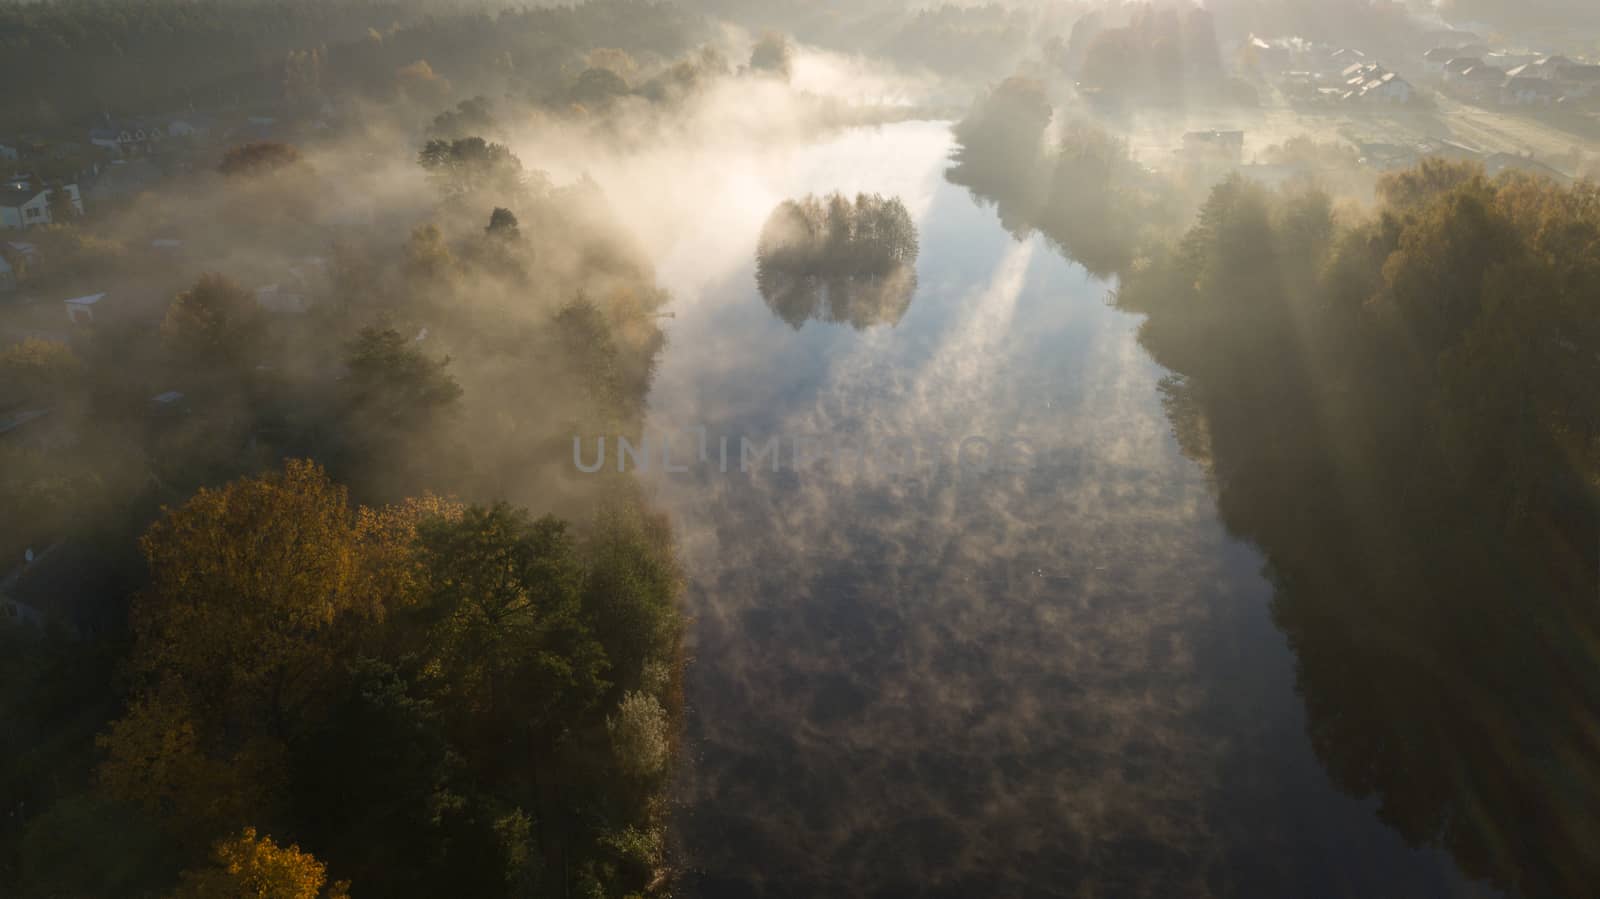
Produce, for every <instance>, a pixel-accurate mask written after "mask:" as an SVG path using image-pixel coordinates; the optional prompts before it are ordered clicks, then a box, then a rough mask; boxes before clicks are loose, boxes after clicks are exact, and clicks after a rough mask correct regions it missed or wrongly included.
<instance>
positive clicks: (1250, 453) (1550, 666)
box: [1117, 160, 1600, 895]
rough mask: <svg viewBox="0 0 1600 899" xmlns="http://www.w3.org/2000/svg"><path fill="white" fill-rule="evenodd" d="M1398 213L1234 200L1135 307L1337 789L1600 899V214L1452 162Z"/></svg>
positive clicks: (1518, 876)
mask: <svg viewBox="0 0 1600 899" xmlns="http://www.w3.org/2000/svg"><path fill="white" fill-rule="evenodd" d="M1379 190H1380V196H1381V205H1380V206H1379V207H1378V208H1377V209H1376V210H1374V211H1373V212H1372V213H1371V214H1369V215H1367V216H1365V217H1362V218H1359V219H1356V220H1341V219H1339V218H1338V217H1336V216H1334V215H1333V214H1332V206H1331V204H1330V201H1329V199H1328V197H1327V196H1326V195H1325V194H1321V193H1318V192H1317V191H1315V190H1288V191H1284V192H1281V193H1273V192H1269V191H1266V190H1264V189H1262V188H1260V187H1257V186H1254V185H1251V184H1248V183H1245V182H1242V181H1240V180H1237V179H1235V180H1230V181H1226V182H1224V183H1222V184H1220V185H1218V186H1217V187H1216V189H1215V190H1214V191H1213V193H1212V194H1211V197H1210V198H1209V199H1208V200H1207V201H1206V203H1205V204H1204V206H1203V207H1202V209H1201V211H1200V214H1199V218H1198V220H1197V221H1196V223H1195V224H1194V225H1193V226H1192V227H1191V228H1190V229H1189V230H1188V231H1187V233H1185V234H1184V235H1183V237H1182V239H1181V240H1180V241H1178V242H1177V243H1176V244H1173V245H1172V246H1170V247H1168V248H1166V249H1165V250H1164V251H1163V252H1161V253H1160V254H1158V255H1155V256H1153V257H1151V258H1149V259H1147V260H1144V261H1143V262H1142V264H1141V265H1139V266H1138V267H1135V268H1134V269H1133V270H1132V271H1130V273H1129V275H1128V276H1127V278H1126V280H1124V282H1123V283H1122V285H1121V287H1120V288H1119V290H1118V292H1117V302H1118V304H1119V305H1121V306H1122V307H1123V308H1125V309H1128V310H1130V311H1135V312H1139V313H1142V314H1144V315H1145V316H1147V318H1146V321H1145V324H1144V326H1143V330H1142V332H1141V337H1140V339H1141V342H1142V343H1143V344H1144V346H1146V347H1147V348H1148V349H1149V350H1150V352H1151V353H1152V354H1153V355H1154V356H1155V358H1156V359H1158V360H1160V361H1161V362H1162V363H1163V364H1164V365H1166V366H1168V367H1169V368H1170V369H1171V370H1172V371H1173V372H1174V374H1173V376H1172V377H1171V379H1170V380H1169V381H1168V382H1167V385H1166V386H1167V388H1168V393H1167V403H1168V408H1169V412H1170V413H1171V416H1172V420H1173V424H1174V427H1175V428H1176V430H1177V432H1178V435H1179V439H1180V441H1181V442H1182V444H1183V445H1184V447H1185V448H1186V450H1187V451H1188V452H1190V453H1191V454H1192V455H1193V456H1194V457H1195V458H1197V459H1199V460H1201V461H1203V462H1204V463H1205V465H1206V466H1207V468H1208V470H1209V471H1210V473H1211V476H1212V478H1213V479H1214V481H1215V483H1216V484H1217V490H1218V502H1219V505H1220V507H1221V511H1222V513H1223V516H1224V519H1225V521H1226V522H1227V524H1228V526H1229V528H1230V529H1232V530H1233V531H1234V532H1235V533H1238V534H1240V535H1243V536H1246V537H1248V538H1249V539H1250V540H1252V541H1254V542H1255V543H1256V544H1257V545H1259V546H1261V547H1262V549H1263V551H1264V553H1265V555H1266V559H1267V564H1268V574H1269V577H1270V579H1271V580H1272V582H1273V583H1274V585H1275V586H1276V588H1277V597H1276V599H1275V601H1274V615H1275V617H1276V619H1277V621H1278V623H1279V625H1280V626H1281V627H1282V628H1283V629H1284V630H1285V631H1286V633H1287V634H1288V636H1289V639H1290V641H1291V643H1292V645H1294V646H1295V648H1296V650H1297V652H1298V653H1299V659H1300V663H1299V688H1300V690H1301V693H1302V695H1303V696H1304V697H1305V701H1306V706H1307V710H1308V713H1309V715H1310V719H1311V720H1310V728H1311V736H1312V740H1313V743H1314V745H1315V746H1316V748H1317V752H1318V754H1319V756H1320V757H1321V758H1322V760H1323V762H1324V764H1325V765H1326V766H1327V767H1328V770H1329V771H1330V772H1331V774H1332V776H1333V777H1334V779H1335V780H1336V782H1338V783H1339V784H1340V785H1341V786H1342V787H1343V788H1344V789H1347V790H1349V791H1350V792H1352V793H1353V794H1355V795H1360V796H1375V797H1377V799H1378V800H1379V801H1380V815H1381V817H1382V818H1383V819H1384V820H1385V821H1386V822H1388V823H1389V824H1391V825H1392V826H1394V827H1395V828H1396V829H1398V830H1399V831H1400V832H1401V833H1402V834H1403V835H1404V836H1405V837H1406V838H1407V839H1408V840H1410V841H1413V842H1415V843H1417V844H1426V845H1436V846H1439V847H1441V848H1444V849H1447V850H1448V851H1450V852H1451V853H1452V855H1453V856H1454V857H1455V858H1456V859H1457V861H1458V863H1459V864H1461V865H1462V867H1463V868H1464V869H1465V870H1467V871H1468V872H1470V873H1472V874H1473V875H1475V876H1479V877H1482V878H1484V879H1486V880H1488V881H1489V882H1491V883H1494V884H1496V885H1497V886H1499V887H1501V888H1504V889H1510V890H1515V891H1516V892H1518V893H1519V894H1522V895H1574V894H1575V893H1576V892H1581V890H1582V889H1583V887H1582V884H1585V883H1589V882H1592V881H1593V878H1594V877H1595V876H1596V874H1597V868H1596V867H1595V857H1594V855H1593V853H1592V852H1591V851H1590V849H1589V847H1590V846H1591V845H1592V842H1593V840H1594V838H1595V835H1596V834H1597V833H1600V819H1597V818H1596V817H1595V813H1594V809H1595V807H1596V804H1595V803H1596V800H1597V799H1600V780H1596V778H1595V772H1596V770H1597V769H1596V768H1595V766H1594V762H1595V760H1596V758H1600V756H1597V754H1596V753H1597V750H1600V745H1597V743H1596V741H1595V734H1594V733H1593V732H1590V731H1585V730H1584V729H1582V728H1577V727H1574V722H1577V721H1581V720H1583V719H1584V716H1585V714H1586V713H1585V710H1586V709H1591V706H1590V704H1591V703H1592V702H1593V697H1594V696H1595V695H1596V692H1595V691H1596V687H1597V686H1600V666H1597V665H1596V662H1595V655H1594V653H1593V647H1594V645H1595V642H1594V641H1595V639H1596V637H1597V636H1600V632H1597V627H1600V617H1597V614H1596V606H1595V601H1594V598H1595V596H1596V595H1597V593H1600V580H1597V574H1600V558H1597V555H1596V551H1597V549H1600V527H1597V523H1600V507H1597V504H1596V502H1595V495H1596V493H1595V488H1596V486H1597V485H1600V405H1597V396H1596V393H1595V391H1594V389H1593V384H1594V378H1595V375H1596V373H1597V370H1600V356H1597V355H1595V354H1594V351H1593V347H1594V346H1596V343H1595V341H1596V338H1597V337H1600V332H1597V330H1596V329H1597V327H1600V318H1597V316H1596V314H1595V309H1594V304H1593V298H1594V297H1595V296H1597V295H1600V294H1597V293H1596V291H1597V289H1600V281H1597V280H1596V279H1597V278H1600V195H1597V193H1596V188H1595V186H1594V185H1593V184H1587V183H1585V184H1580V185H1577V186H1574V187H1571V188H1561V187H1558V186H1555V185H1552V184H1550V183H1548V182H1541V181H1538V180H1535V179H1532V178H1528V177H1525V176H1507V177H1502V178H1500V179H1496V180H1489V179H1487V178H1485V177H1484V176H1483V173H1482V172H1481V170H1478V169H1476V168H1475V167H1473V166H1470V165H1453V164H1450V163H1446V162H1443V161H1438V160H1430V161H1428V162H1425V163H1424V164H1423V165H1422V166H1421V167H1420V168H1417V169H1413V170H1410V171H1405V172H1401V173H1397V174H1395V175H1392V176H1390V177H1389V178H1387V179H1386V180H1385V181H1383V182H1382V183H1381V185H1380V189H1379ZM1491 635H1492V636H1491ZM1379 735H1383V736H1381V737H1380V736H1379Z"/></svg>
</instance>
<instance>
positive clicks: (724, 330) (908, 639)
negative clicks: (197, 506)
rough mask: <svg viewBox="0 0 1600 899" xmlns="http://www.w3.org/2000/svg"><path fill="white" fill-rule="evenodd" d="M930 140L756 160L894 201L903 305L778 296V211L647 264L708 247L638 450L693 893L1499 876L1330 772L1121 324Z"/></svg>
mask: <svg viewBox="0 0 1600 899" xmlns="http://www.w3.org/2000/svg"><path fill="white" fill-rule="evenodd" d="M949 141H950V138H949V132H948V128H947V127H946V126H945V125H943V124H939V123H910V124H905V125H899V126H893V127H888V128H884V129H880V130H876V131H870V132H856V133H852V134H849V135H846V136H844V137H842V138H839V139H837V140H833V141H829V142H826V143H822V144H819V145H817V146H815V147H813V148H810V149H808V150H806V151H805V152H804V153H801V154H798V155H797V156H796V158H795V159H794V160H793V162H792V164H790V165H788V166H786V167H785V168H784V171H785V172H786V175H785V176H784V177H785V178H786V179H790V180H786V181H785V182H784V183H781V184H773V185H771V188H772V190H773V191H775V192H776V193H777V194H780V195H784V196H797V195H803V194H805V193H810V192H815V193H826V192H831V191H834V190H840V191H844V192H846V193H847V194H853V193H854V192H856V191H869V192H879V193H883V194H884V195H886V196H889V195H898V196H900V197H902V198H903V199H904V200H905V202H906V205H907V207H908V208H909V210H910V212H911V214H912V216H913V218H914V219H915V221H916V224H917V227H918V229H919V232H920V243H921V252H920V256H919V259H918V263H917V272H916V284H917V287H916V290H915V294H914V296H912V297H911V299H910V302H909V305H908V306H906V308H905V309H904V310H903V311H900V310H899V309H896V315H894V316H888V317H883V318H882V319H881V320H879V319H874V321H877V323H875V324H868V325H867V326H860V323H856V324H852V323H850V322H847V321H828V320H825V319H823V318H817V319H811V320H805V319H804V317H794V316H791V317H790V318H791V320H788V321H786V320H785V319H784V318H782V317H780V316H779V315H777V314H775V311H774V309H773V308H771V307H770V306H769V304H768V303H767V302H764V301H763V298H762V295H761V294H760V293H759V292H758V290H757V285H756V279H755V260H754V249H755V242H756V240H757V236H758V235H757V231H758V229H759V222H760V219H761V217H763V216H764V215H765V213H766V211H767V210H759V211H753V212H752V213H750V215H748V216H746V217H747V218H753V221H754V222H755V223H756V226H755V227H752V228H751V229H750V231H749V234H748V240H747V241H744V242H742V243H741V242H740V241H737V240H734V241H725V242H720V243H719V244H718V248H717V249H716V252H717V253H721V254H723V257H719V258H717V259H714V260H696V258H695V253H696V247H695V246H694V242H693V241H692V240H689V241H686V244H685V246H684V247H683V248H682V251H681V255H682V259H679V260H678V261H677V262H669V263H668V264H667V265H666V266H665V267H664V273H665V277H666V278H667V279H668V280H669V282H670V281H671V280H673V277H674V273H675V272H677V273H679V274H682V273H683V272H688V271H690V270H691V269H692V270H693V271H695V272H696V273H697V278H695V279H694V289H693V290H692V291H691V290H685V289H683V288H682V287H679V289H678V290H676V291H675V293H676V294H677V295H678V297H679V301H678V304H677V306H676V307H675V310H674V311H675V314H676V316H677V317H676V319H675V320H674V321H673V322H672V323H671V325H670V344H669V347H668V349H667V350H666V353H665V356H664V358H663V360H662V365H661V369H660V371H659V372H658V375H657V378H656V381H655V386H654V390H653V393H652V396H651V412H650V423H651V428H652V430H653V431H654V432H655V433H658V434H674V435H676V436H675V437H674V440H675V444H674V453H675V461H677V460H678V459H682V458H685V457H687V459H688V464H687V465H686V466H685V467H686V468H687V469H688V470H687V471H683V472H675V473H664V472H661V471H660V470H659V467H658V468H657V470H656V471H655V472H654V473H653V474H652V475H651V483H652V484H653V487H654V490H655V491H656V493H657V496H658V499H659V500H660V502H661V503H662V505H663V506H664V507H665V508H666V509H667V510H668V511H669V513H670V514H671V515H672V518H673V522H674V526H675V527H676V529H677V530H678V532H679V536H680V540H681V544H682V551H683V556H684V561H685V564H686V568H687V572H688V577H689V586H688V590H687V595H686V605H687V612H688V614H689V616H690V618H691V621H690V625H689V633H688V638H689V639H688V643H689V651H690V654H691V660H690V665H689V669H688V682H687V688H686V689H687V699H688V716H687V722H686V733H685V752H684V754H683V759H682V763H681V770H680V771H679V774H678V785H677V788H676V797H675V798H676V802H677V807H676V808H675V812H674V815H675V819H674V820H675V824H674V826H675V830H676V832H675V834H674V840H673V842H674V844H675V847H676V850H677V852H678V853H679V855H680V857H681V859H682V863H683V865H684V867H685V869H686V877H685V883H684V886H685V893H686V895H690V896H701V897H708V899H713V897H714V899H720V897H764V896H772V897H815V896H839V897H847V896H871V897H890V896H894V897H899V896H907V897H910V896H928V897H934V896H951V897H955V896H960V897H969V896H1019V897H1033V896H1039V897H1045V896H1108V897H1117V896H1161V897H1165V896H1263V897H1266V896H1271V897H1282V896H1306V897H1322V896H1327V897H1343V896H1350V897H1357V896H1361V897H1366V896H1377V895H1386V896H1389V895H1392V896H1476V895H1493V893H1492V892H1490V891H1489V890H1487V889H1486V888H1484V887H1481V886H1477V885H1474V884H1472V883H1470V882H1468V881H1467V880H1466V879H1464V878H1463V877H1462V876H1461V875H1460V874H1459V873H1458V872H1457V870H1456V868H1455V867H1454V864H1453V863H1452V861H1451V859H1450V857H1449V856H1448V855H1447V854H1446V853H1444V852H1441V851H1439V850H1435V849H1430V848H1413V847H1410V846H1408V845H1406V843H1405V841H1404V840H1403V839H1402V838H1401V837H1400V836H1399V834H1398V833H1397V832H1396V831H1394V830H1392V829H1391V828H1389V827H1388V826H1387V825H1385V824H1384V823H1383V821H1382V820H1381V819H1380V817H1379V814H1378V811H1379V810H1378V808H1377V803H1376V802H1375V801H1373V800H1363V799H1359V798H1352V797H1351V796H1348V795H1346V794H1344V793H1343V792H1341V791H1340V790H1339V789H1337V788H1336V787H1335V785H1334V784H1333V782H1332V781H1331V780H1330V778H1329V777H1328V775H1327V773H1326V772H1325V770H1324V768H1323V765H1322V763H1321V762H1320V761H1319V758H1318V756H1317V754H1316V753H1315V752H1314V751H1313V747H1312V743H1311V741H1310V739H1309V737H1308V735H1307V723H1306V714H1305V710H1304V705H1303V703H1302V700H1301V697H1300V695H1299V694H1298V693H1297V692H1296V656H1295V653H1294V652H1293V651H1292V650H1291V648H1290V646H1289V644H1288V641H1287V640H1286V638H1285V636H1284V634H1283V633H1282V632H1281V631H1280V630H1279V629H1278V627H1277V626H1276V625H1275V624H1274V620H1273V613H1272V600H1273V588H1272V586H1271V585H1270V584H1269V583H1268V582H1267V581H1266V580H1265V579H1264V578H1263V576H1262V574H1261V571H1262V568H1263V560H1262V559H1261V557H1260V556H1259V554H1258V553H1257V552H1256V551H1255V550H1254V549H1253V548H1252V547H1250V546H1249V545H1247V544H1244V543H1242V542H1240V541H1238V540H1235V539H1233V538H1232V537H1230V536H1229V535H1228V533H1227V532H1226V530H1225V528H1224V527H1223V525H1222V524H1221V523H1220V521H1219V520H1218V514H1217V510H1216V505H1215V502H1214V500H1213V496H1212V492H1211V489H1210V487H1209V485H1208V483H1207V480H1206V478H1205V475H1204V473H1203V472H1202V471H1201V469H1200V468H1199V467H1198V466H1197V465H1196V464H1195V463H1194V462H1193V461H1191V460H1190V459H1188V458H1186V457H1185V456H1184V455H1183V454H1182V452H1181V451H1180V450H1179V447H1178V445H1177V442H1176V440H1175V439H1174V438H1173V436H1172V433H1171V426H1170V423H1169V421H1168V420H1167V417H1166V413H1165V411H1164V409H1163V406H1162V393H1161V390H1160V384H1161V381H1162V379H1163V377H1164V376H1165V375H1166V372H1165V371H1164V370H1163V369H1162V368H1161V367H1160V366H1158V365H1156V364H1155V363H1154V362H1152V361H1151V360H1150V359H1149V357H1148V356H1147V355H1146V354H1145V352H1144V351H1143V350H1142V349H1141V348H1140V346H1139V345H1138V342H1137V329H1138V325H1139V321H1138V319H1137V318H1135V317H1133V316H1129V315H1126V314H1123V313H1121V312H1118V311H1117V310H1115V309H1113V308H1111V307H1110V306H1108V305H1107V303H1106V294H1107V291H1108V287H1109V285H1108V284H1107V283H1106V282H1104V281H1102V280H1099V279H1096V278H1093V277H1090V276H1089V275H1088V274H1087V273H1086V272H1085V271H1084V270H1083V269H1082V268H1081V267H1080V266H1078V265H1076V264H1074V263H1073V262H1071V261H1069V260H1067V259H1065V258H1062V257H1061V256H1060V255H1058V254H1056V253H1055V252H1053V251H1052V250H1051V249H1050V248H1049V246H1048V245H1047V244H1046V243H1044V242H1043V241H1042V240H1041V239H1040V238H1037V237H1035V238H1031V239H1028V240H1025V241H1021V242H1019V241H1017V240H1015V239H1013V237H1012V236H1010V235H1009V234H1008V233H1007V232H1006V230H1005V229H1004V228H1003V227H1001V224H1000V222H999V221H998V219H997V218H996V215H995V213H994V212H993V210H991V209H987V208H984V207H983V206H982V205H980V204H979V203H977V202H975V200H974V199H973V197H972V196H971V195H969V194H968V192H967V191H966V190H965V189H963V188H960V187H957V186H954V185H951V184H949V183H947V182H946V181H945V180H944V177H943V176H944V172H945V170H946V168H947V167H948V163H947V162H946V157H947V155H948V151H949ZM706 252H708V253H710V252H712V251H711V250H709V249H707V250H706ZM724 257H725V258H724ZM697 262H699V263H704V264H699V265H696V264H692V263H697ZM706 272H711V273H713V274H710V275H707V274H706ZM796 323H798V327H797V326H796ZM697 429H704V430H703V432H702V431H700V430H697ZM702 434H703V435H704V444H703V446H704V447H705V449H706V453H705V455H704V456H703V457H701V458H696V456H695V453H694V451H693V449H692V448H693V447H694V446H695V445H696V442H697V441H699V440H700V439H701V435H702ZM724 437H726V438H728V439H729V443H730V445H731V447H732V452H731V464H730V465H729V468H730V470H729V471H727V472H724V471H722V470H721V465H720V459H719V455H720V453H719V449H720V443H721V439H722V438H724ZM773 438H777V439H778V441H779V446H780V448H781V450H780V451H781V455H780V457H779V468H780V470H778V471H773V470H772V469H771V460H770V458H763V459H762V460H761V467H760V469H759V470H753V471H748V472H740V471H739V470H738V469H739V449H738V448H739V445H740V443H741V440H748V441H749V442H750V443H752V444H754V445H757V446H764V445H765V444H766V443H767V441H769V440H771V439H773ZM977 438H981V440H979V439H977ZM797 439H799V440H802V441H807V442H814V443H813V446H822V447H827V448H831V450H832V452H829V451H828V450H822V451H820V452H819V451H816V450H813V454H812V455H811V456H809V457H808V458H807V459H805V460H802V462H801V464H800V465H798V466H797V465H796V464H795V461H796V460H795V459H794V453H793V448H794V443H795V441H796V440H797ZM964 441H966V443H965V448H966V450H967V452H966V454H965V455H963V454H962V451H961V447H962V446H963V442H964ZM986 446H987V447H989V448H990V449H991V450H992V451H993V452H994V456H993V457H991V458H989V459H988V461H989V462H991V463H994V464H983V460H984V457H983V449H984V447H986ZM841 447H843V448H847V449H848V450H849V451H848V452H839V450H840V448H841ZM909 447H918V448H920V451H919V453H918V454H917V455H915V456H911V455H908V448H909ZM680 450H681V451H682V452H680ZM821 453H827V454H828V456H829V457H828V458H826V459H818V458H816V455H818V454H821Z"/></svg>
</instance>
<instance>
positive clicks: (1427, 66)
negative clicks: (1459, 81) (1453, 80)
mask: <svg viewBox="0 0 1600 899" xmlns="http://www.w3.org/2000/svg"><path fill="white" fill-rule="evenodd" d="M1460 55H1461V54H1460V53H1459V52H1457V51H1456V48H1454V47H1435V48H1433V49H1432V50H1429V51H1428V52H1427V53H1424V54H1422V71H1424V72H1426V73H1428V74H1429V75H1442V74H1444V64H1445V63H1447V62H1449V61H1450V60H1452V59H1455V58H1456V57H1457V56H1460Z"/></svg>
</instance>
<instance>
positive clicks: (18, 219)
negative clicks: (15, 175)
mask: <svg viewBox="0 0 1600 899" xmlns="http://www.w3.org/2000/svg"><path fill="white" fill-rule="evenodd" d="M21 184H28V185H31V184H32V179H25V180H20V181H13V182H11V183H8V184H6V185H5V186H4V187H0V228H13V229H17V230H22V229H24V228H32V227H35V226H37V225H48V224H50V223H51V221H52V218H51V213H50V194H51V193H53V192H54V191H56V190H58V189H59V190H62V191H64V192H65V193H66V195H67V197H68V198H69V199H70V200H71V201H72V207H73V209H75V210H77V212H78V214H79V215H82V214H83V198H82V196H81V195H80V194H79V192H78V185H76V184H68V185H64V186H62V187H60V188H53V187H33V186H19V185H21Z"/></svg>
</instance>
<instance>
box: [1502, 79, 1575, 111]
mask: <svg viewBox="0 0 1600 899" xmlns="http://www.w3.org/2000/svg"><path fill="white" fill-rule="evenodd" d="M1507 75H1508V77H1507V78H1506V82H1505V84H1504V85H1503V86H1502V87H1501V88H1500V99H1501V101H1502V102H1504V103H1509V104H1512V105H1514V106H1549V105H1550V104H1552V103H1554V102H1556V101H1557V100H1559V99H1561V86H1560V85H1558V84H1556V83H1555V82H1554V81H1549V80H1546V79H1544V78H1539V77H1534V76H1529V75H1514V74H1510V73H1507Z"/></svg>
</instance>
